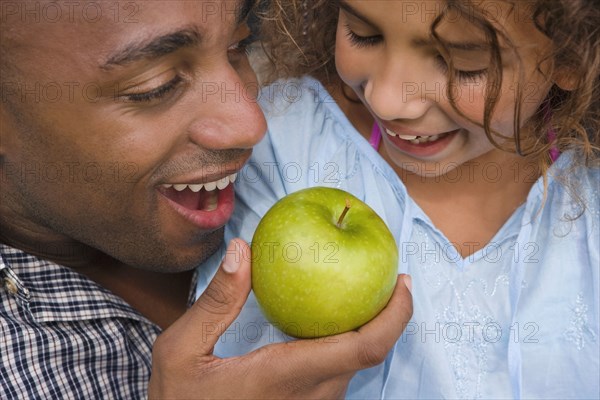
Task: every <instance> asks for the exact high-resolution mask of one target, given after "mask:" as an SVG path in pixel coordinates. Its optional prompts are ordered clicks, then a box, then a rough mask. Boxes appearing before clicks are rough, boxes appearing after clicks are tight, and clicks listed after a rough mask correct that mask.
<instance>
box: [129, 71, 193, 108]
mask: <svg viewBox="0 0 600 400" xmlns="http://www.w3.org/2000/svg"><path fill="white" fill-rule="evenodd" d="M182 82H183V78H182V77H181V76H180V75H175V77H173V79H171V80H170V81H169V82H167V83H165V84H164V85H162V86H159V87H157V88H156V89H152V90H150V91H148V92H145V93H134V94H128V95H125V98H126V99H127V101H131V102H135V103H143V102H150V101H152V100H157V99H161V98H163V97H165V96H166V95H167V94H168V93H170V92H171V91H172V90H174V89H176V88H177V87H178V86H179V84H180V83H182Z"/></svg>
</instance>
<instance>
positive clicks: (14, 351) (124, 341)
mask: <svg viewBox="0 0 600 400" xmlns="http://www.w3.org/2000/svg"><path fill="white" fill-rule="evenodd" d="M0 256H1V258H0V399H19V400H21V399H53V400H54V399H98V398H106V399H139V398H145V397H146V395H147V385H148V380H149V378H150V371H151V351H152V344H153V343H154V340H155V339H156V337H157V336H158V334H159V333H160V332H161V330H160V328H159V327H158V326H157V325H156V324H154V323H152V322H150V321H149V320H148V319H146V318H145V317H144V316H142V315H141V314H140V313H139V312H137V311H136V310H135V309H133V308H132V307H131V306H129V305H128V304H127V303H125V301H123V300H122V299H121V298H119V297H117V296H115V295H114V294H112V293H111V292H109V291H108V290H106V289H104V288H102V287H101V286H99V285H98V284H96V283H95V282H93V281H91V280H90V279H88V278H86V277H84V276H82V275H80V274H78V273H77V272H75V271H73V270H71V269H69V268H66V267H63V266H60V265H57V264H55V263H52V262H49V261H45V260H42V259H39V258H37V257H34V256H32V255H29V254H26V253H24V252H22V251H20V250H17V249H14V248H11V247H8V246H6V245H4V244H0ZM192 287H194V285H192Z"/></svg>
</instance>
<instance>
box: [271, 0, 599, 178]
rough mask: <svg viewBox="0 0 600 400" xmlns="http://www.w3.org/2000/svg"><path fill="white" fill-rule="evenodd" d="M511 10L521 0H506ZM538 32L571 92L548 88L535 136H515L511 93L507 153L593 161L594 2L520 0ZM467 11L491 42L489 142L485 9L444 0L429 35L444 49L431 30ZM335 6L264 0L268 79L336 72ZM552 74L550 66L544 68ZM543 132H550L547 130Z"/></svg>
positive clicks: (495, 78)
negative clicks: (572, 154) (570, 153)
mask: <svg viewBox="0 0 600 400" xmlns="http://www.w3.org/2000/svg"><path fill="white" fill-rule="evenodd" d="M506 2H507V3H510V4H512V6H513V8H516V7H519V6H521V7H522V5H523V2H519V1H517V2H514V1H510V0H506ZM525 3H526V5H527V10H528V12H529V13H530V17H531V18H532V21H533V22H534V24H535V26H536V27H537V29H538V30H539V31H540V32H542V33H543V34H544V35H546V36H547V37H548V38H549V39H550V40H551V42H552V46H553V51H552V53H551V54H549V55H548V56H547V58H546V59H544V60H540V61H539V64H542V63H543V62H546V63H548V61H549V64H550V66H551V68H553V69H554V70H561V71H569V73H570V76H571V77H572V78H573V81H574V85H573V88H569V89H572V90H563V89H561V88H559V87H558V86H556V85H554V86H553V87H552V89H551V91H550V93H549V95H548V97H547V98H546V99H545V101H544V102H543V103H542V106H541V107H540V109H539V110H538V112H537V113H536V115H534V117H533V118H532V121H531V123H533V124H535V129H534V130H533V131H534V132H537V133H538V136H537V137H533V138H522V137H521V134H520V126H521V120H520V108H521V102H522V100H523V99H524V89H523V88H520V89H518V90H517V98H516V100H517V101H516V102H515V121H514V139H513V144H512V145H511V148H510V149H505V150H510V151H513V152H516V153H519V154H521V155H524V156H528V157H531V158H533V159H534V160H536V161H537V162H538V163H539V166H540V168H541V171H542V173H543V174H544V176H545V171H547V169H548V167H549V166H550V164H551V163H552V160H551V158H550V156H549V154H550V150H551V149H557V150H558V151H561V152H562V151H566V150H576V151H577V158H578V161H580V162H581V163H583V164H585V165H588V166H591V165H597V164H598V159H599V157H598V156H599V154H600V81H599V76H600V7H598V1H597V0H531V1H527V2H525ZM456 11H458V12H461V13H468V14H466V15H468V16H469V21H470V22H472V23H473V24H474V26H476V27H478V28H479V29H481V30H482V31H483V32H484V33H485V36H486V38H487V40H488V42H489V44H490V48H491V60H492V65H491V66H490V68H489V71H490V72H489V76H488V84H487V89H486V94H485V111H484V118H483V123H482V124H481V126H482V127H483V128H485V131H486V134H487V135H488V137H489V139H490V140H491V141H492V143H495V144H496V145H497V146H498V147H500V146H499V145H498V144H497V143H498V142H497V140H496V139H497V138H498V137H502V138H506V136H503V135H500V134H499V133H497V132H493V131H492V130H491V128H490V121H491V118H492V114H493V111H494V107H495V104H496V99H497V97H498V94H499V91H500V86H501V82H502V64H501V56H500V48H499V44H498V43H499V40H498V38H499V37H501V36H502V34H501V33H500V32H498V30H497V29H496V28H495V27H494V26H493V24H492V23H491V22H490V19H491V18H490V15H489V13H486V10H484V9H481V8H478V7H477V6H476V5H474V4H473V2H472V1H469V0H449V1H447V2H446V7H444V11H442V13H441V14H440V15H439V16H438V17H437V19H436V20H435V21H434V22H433V24H432V26H431V35H432V37H433V38H434V40H436V41H437V42H438V44H439V45H440V47H441V49H442V52H444V51H445V50H444V49H445V47H444V41H443V39H442V38H440V37H439V36H438V35H437V34H436V27H437V26H438V25H439V23H440V22H441V21H442V20H443V19H444V18H445V17H446V16H447V15H448V13H449V12H456ZM338 13H339V6H338V4H337V1H335V0H271V2H270V4H269V6H268V7H265V8H264V12H263V13H262V40H263V44H264V48H265V51H266V52H267V56H268V57H269V58H270V60H271V67H270V69H269V71H268V73H267V74H266V77H267V79H266V80H267V82H269V81H273V80H275V79H278V78H291V77H299V76H302V75H305V74H309V75H312V76H314V77H315V78H317V79H319V80H321V81H322V82H324V83H329V82H332V81H334V80H335V78H336V77H337V74H336V70H335V60H334V48H335V36H336V30H337V21H338ZM449 64H450V65H449V74H448V76H449V81H450V82H449V84H448V86H447V87H448V93H447V95H448V98H449V99H450V102H451V104H452V106H453V107H454V108H455V109H456V110H457V111H458V112H460V110H458V109H457V107H456V105H455V101H454V99H453V93H452V90H451V89H452V87H453V85H452V83H453V78H452V77H453V76H454V75H455V74H454V73H453V66H452V62H451V61H450V63H449ZM550 73H552V70H551V71H550ZM547 132H552V134H550V135H548V134H547Z"/></svg>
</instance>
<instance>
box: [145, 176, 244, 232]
mask: <svg viewBox="0 0 600 400" xmlns="http://www.w3.org/2000/svg"><path fill="white" fill-rule="evenodd" d="M233 185H234V184H233V183H230V184H229V185H228V186H227V187H226V188H224V189H216V191H217V196H218V197H217V208H216V209H215V210H212V211H202V210H191V209H189V208H185V207H183V206H182V205H180V204H178V203H176V202H175V201H173V200H171V199H169V198H168V197H167V196H165V195H164V194H163V193H162V192H161V191H160V190H157V192H158V193H159V194H160V196H159V197H160V198H162V199H164V200H165V201H166V203H167V204H168V205H169V207H170V208H171V209H173V210H174V211H175V212H176V213H177V214H179V215H180V216H181V217H183V218H184V219H185V220H187V221H188V222H190V223H191V224H193V225H194V226H196V227H198V228H200V229H202V230H206V231H210V230H215V229H218V228H221V227H222V226H224V225H225V224H226V223H227V221H229V218H231V215H232V214H233V208H234V203H235V200H234V190H233Z"/></svg>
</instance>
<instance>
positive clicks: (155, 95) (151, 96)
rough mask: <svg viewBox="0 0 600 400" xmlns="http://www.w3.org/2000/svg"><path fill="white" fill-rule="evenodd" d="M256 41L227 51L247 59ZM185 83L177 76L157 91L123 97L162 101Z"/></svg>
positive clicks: (244, 41)
mask: <svg viewBox="0 0 600 400" xmlns="http://www.w3.org/2000/svg"><path fill="white" fill-rule="evenodd" d="M255 41H256V37H255V36H254V35H250V36H248V37H246V38H244V39H242V40H240V41H239V42H237V43H235V44H234V45H232V46H230V47H229V48H228V49H227V52H228V53H229V54H230V55H231V56H232V58H237V57H246V56H248V55H249V54H250V52H251V47H250V45H251V44H252V43H254V42H255ZM183 83H185V80H184V78H183V77H182V76H181V75H179V74H178V75H175V76H174V77H173V78H172V79H171V80H170V81H169V82H167V83H165V84H164V85H161V86H159V87H157V88H155V89H152V90H149V91H147V92H144V93H132V94H127V95H123V96H122V97H123V98H124V99H125V100H126V101H128V102H133V103H150V102H152V101H157V100H161V99H163V98H164V97H166V96H167V95H168V94H169V93H171V92H172V91H174V90H175V89H177V88H178V87H179V86H180V85H181V84H183Z"/></svg>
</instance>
